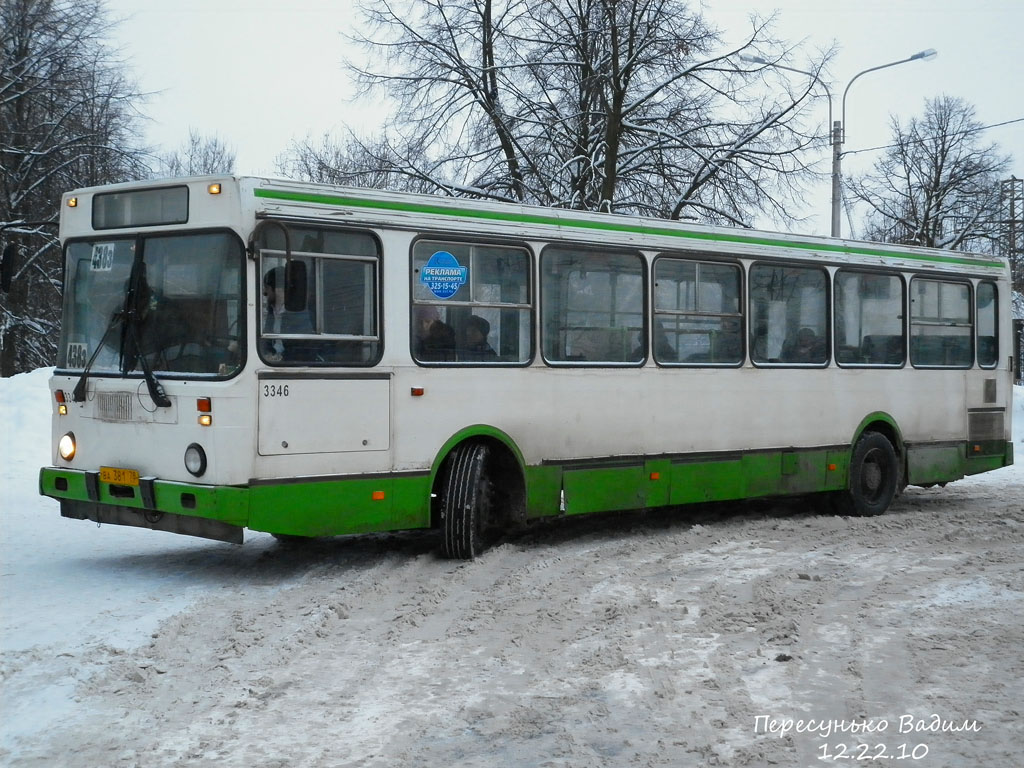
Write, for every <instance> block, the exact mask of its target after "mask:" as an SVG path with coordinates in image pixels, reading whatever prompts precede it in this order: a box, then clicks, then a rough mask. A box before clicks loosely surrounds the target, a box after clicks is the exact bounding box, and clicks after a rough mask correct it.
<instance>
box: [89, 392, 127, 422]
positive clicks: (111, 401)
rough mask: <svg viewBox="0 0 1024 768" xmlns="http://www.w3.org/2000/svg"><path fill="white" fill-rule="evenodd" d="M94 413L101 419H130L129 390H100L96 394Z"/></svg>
mask: <svg viewBox="0 0 1024 768" xmlns="http://www.w3.org/2000/svg"><path fill="white" fill-rule="evenodd" d="M96 415H97V416H98V417H99V418H101V419H103V421H131V420H132V395H131V393H130V392H100V393H98V394H97V395H96Z"/></svg>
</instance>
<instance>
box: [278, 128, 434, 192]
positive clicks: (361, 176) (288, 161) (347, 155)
mask: <svg viewBox="0 0 1024 768" xmlns="http://www.w3.org/2000/svg"><path fill="white" fill-rule="evenodd" d="M410 149H411V148H410V147H409V146H407V145H406V146H404V147H403V151H405V152H408V151H409V150H410ZM421 154H422V153H421ZM275 165H276V167H277V171H278V172H279V173H281V174H283V175H285V176H288V177H291V178H296V179H304V180H306V181H313V182H317V183H320V184H342V185H347V186H353V187H370V188H373V189H393V190H399V191H403V192H431V191H434V189H435V187H434V185H432V184H430V183H429V181H427V180H426V179H424V178H420V177H417V176H416V175H411V174H408V173H402V172H399V171H397V170H395V169H397V168H400V167H411V166H410V164H409V163H408V162H407V161H406V159H405V158H404V157H402V156H400V155H399V154H398V150H396V148H395V147H394V146H392V144H391V142H390V141H389V140H388V138H387V137H386V136H380V137H377V138H374V139H371V140H368V141H367V140H364V139H361V138H359V137H358V136H355V135H354V134H349V135H348V136H346V137H345V138H343V139H340V140H339V139H336V138H334V137H333V136H330V135H324V136H322V137H321V138H320V140H319V142H315V141H313V140H312V139H311V138H309V137H307V138H305V139H301V140H300V139H297V140H295V141H293V142H292V145H291V146H290V147H289V148H288V149H287V150H286V151H285V152H284V153H282V154H281V155H280V156H279V157H278V158H277V159H276V162H275Z"/></svg>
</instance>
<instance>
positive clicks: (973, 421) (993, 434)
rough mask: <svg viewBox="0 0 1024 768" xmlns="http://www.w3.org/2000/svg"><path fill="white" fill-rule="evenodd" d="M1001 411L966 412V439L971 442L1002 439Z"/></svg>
mask: <svg viewBox="0 0 1024 768" xmlns="http://www.w3.org/2000/svg"><path fill="white" fill-rule="evenodd" d="M1003 415H1004V413H1003V411H982V412H979V413H968V414H967V430H968V435H967V439H968V440H970V441H971V442H972V443H980V442H982V441H985V440H1002V439H1003Z"/></svg>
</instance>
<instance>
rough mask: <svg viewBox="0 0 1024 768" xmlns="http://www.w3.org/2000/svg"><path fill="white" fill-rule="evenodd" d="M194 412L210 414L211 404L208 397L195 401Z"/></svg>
mask: <svg viewBox="0 0 1024 768" xmlns="http://www.w3.org/2000/svg"><path fill="white" fill-rule="evenodd" d="M196 410H197V411H199V412H200V413H210V412H211V411H212V410H213V403H212V402H211V401H210V398H208V397H200V398H198V399H197V400H196Z"/></svg>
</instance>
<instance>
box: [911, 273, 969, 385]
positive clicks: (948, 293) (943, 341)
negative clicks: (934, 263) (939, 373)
mask: <svg viewBox="0 0 1024 768" xmlns="http://www.w3.org/2000/svg"><path fill="white" fill-rule="evenodd" d="M910 295H911V311H910V362H911V363H912V364H913V365H916V366H920V367H924V368H970V367H971V363H972V361H973V359H974V350H973V349H972V348H971V340H972V333H971V289H970V286H968V285H967V284H966V283H954V282H947V281H945V280H927V279H924V278H914V279H913V281H911V283H910Z"/></svg>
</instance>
